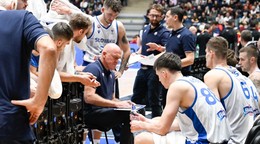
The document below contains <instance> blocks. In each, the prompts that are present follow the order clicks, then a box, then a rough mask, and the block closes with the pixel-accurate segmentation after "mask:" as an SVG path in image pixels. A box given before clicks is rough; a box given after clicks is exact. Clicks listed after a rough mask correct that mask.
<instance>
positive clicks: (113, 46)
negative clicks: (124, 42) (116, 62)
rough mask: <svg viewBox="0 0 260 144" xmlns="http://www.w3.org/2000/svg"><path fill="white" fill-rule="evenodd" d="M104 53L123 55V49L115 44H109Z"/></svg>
mask: <svg viewBox="0 0 260 144" xmlns="http://www.w3.org/2000/svg"><path fill="white" fill-rule="evenodd" d="M103 52H106V53H118V52H119V53H121V49H120V47H119V46H118V45H116V44H114V43H108V44H106V45H105V47H104V49H103Z"/></svg>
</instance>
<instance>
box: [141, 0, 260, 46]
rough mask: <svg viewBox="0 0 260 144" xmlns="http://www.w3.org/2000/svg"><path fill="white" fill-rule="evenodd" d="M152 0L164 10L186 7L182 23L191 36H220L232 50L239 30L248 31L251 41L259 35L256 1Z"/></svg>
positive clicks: (257, 4) (238, 36) (259, 12)
mask: <svg viewBox="0 0 260 144" xmlns="http://www.w3.org/2000/svg"><path fill="white" fill-rule="evenodd" d="M153 3H160V4H161V5H163V6H164V7H165V10H167V8H169V7H173V6H176V5H178V6H180V7H182V8H183V9H185V10H186V16H185V18H184V20H183V24H184V25H185V26H186V27H187V28H190V30H191V31H192V32H193V33H194V34H195V35H197V36H199V35H200V34H204V33H207V34H208V35H209V36H211V37H212V36H218V35H221V36H223V37H225V38H226V39H227V40H228V41H229V43H230V48H231V49H233V50H235V51H237V50H238V49H239V48H240V47H241V45H240V41H241V32H242V31H243V30H249V31H251V37H252V39H251V41H257V40H258V39H259V37H260V26H259V25H260V24H259V22H260V2H259V1H256V0H154V2H153ZM146 20H147V19H146ZM146 23H147V21H146ZM148 23H149V22H148ZM199 39H200V38H199ZM202 43H204V42H202ZM197 45H200V42H197ZM202 51H203V50H202Z"/></svg>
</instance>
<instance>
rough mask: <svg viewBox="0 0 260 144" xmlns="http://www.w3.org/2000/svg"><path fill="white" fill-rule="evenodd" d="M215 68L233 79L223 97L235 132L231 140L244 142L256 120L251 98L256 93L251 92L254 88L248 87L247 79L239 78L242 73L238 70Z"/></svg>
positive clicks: (223, 102) (222, 100)
mask: <svg viewBox="0 0 260 144" xmlns="http://www.w3.org/2000/svg"><path fill="white" fill-rule="evenodd" d="M215 69H217V70H221V71H224V72H225V73H227V75H228V76H229V77H230V79H231V81H232V87H231V89H230V91H229V93H228V94H227V95H226V96H225V97H224V98H222V99H221V102H222V104H223V106H224V107H225V109H226V111H227V118H228V121H229V123H230V127H231V130H232V132H233V135H232V136H231V140H230V141H231V143H244V142H245V138H246V136H247V134H248V132H249V130H250V128H251V127H252V125H253V122H254V114H253V111H254V107H253V106H252V99H251V98H252V97H253V95H255V94H253V93H251V92H252V91H251V90H253V89H251V88H249V87H248V85H247V84H246V81H243V80H242V79H240V80H239V78H241V77H240V76H241V74H240V73H239V72H238V71H237V70H235V69H231V68H229V69H227V68H224V67H216V68H215ZM243 79H244V78H243ZM253 91H254V90H253Z"/></svg>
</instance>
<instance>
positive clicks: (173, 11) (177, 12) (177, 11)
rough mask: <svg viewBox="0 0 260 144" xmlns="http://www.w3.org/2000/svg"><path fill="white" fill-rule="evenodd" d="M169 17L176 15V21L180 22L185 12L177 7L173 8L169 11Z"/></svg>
mask: <svg viewBox="0 0 260 144" xmlns="http://www.w3.org/2000/svg"><path fill="white" fill-rule="evenodd" d="M169 11H170V14H171V15H177V16H178V20H179V21H180V22H182V20H183V17H184V15H185V14H186V13H185V11H184V10H183V9H182V8H180V7H179V6H175V7H172V8H170V9H169Z"/></svg>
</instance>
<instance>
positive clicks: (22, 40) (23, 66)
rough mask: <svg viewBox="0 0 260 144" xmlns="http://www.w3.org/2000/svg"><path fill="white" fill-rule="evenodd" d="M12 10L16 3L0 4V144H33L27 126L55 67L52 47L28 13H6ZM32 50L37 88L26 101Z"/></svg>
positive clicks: (36, 112) (43, 100) (10, 0)
mask: <svg viewBox="0 0 260 144" xmlns="http://www.w3.org/2000/svg"><path fill="white" fill-rule="evenodd" d="M16 6H17V1H14V0H0V17H1V20H0V26H1V27H2V28H1V29H0V65H1V69H0V105H1V106H0V107H1V108H0V144H33V141H34V139H35V136H34V135H33V131H32V130H31V127H30V124H33V123H35V122H36V121H37V119H38V118H39V116H40V114H41V112H42V111H43V108H44V106H45V103H46V100H47V97H48V89H49V87H50V83H51V80H52V77H53V72H54V68H55V66H56V59H57V57H56V46H55V44H54V42H53V41H52V39H51V38H50V37H49V35H48V34H47V33H46V31H45V30H44V29H43V27H42V26H41V24H40V23H39V22H38V20H37V19H36V18H35V17H34V16H33V15H32V13H29V12H28V11H23V10H21V11H9V10H13V9H15V8H16ZM32 49H35V50H37V51H38V52H39V53H40V56H41V58H40V64H39V81H38V82H39V85H38V86H37V91H36V94H35V96H34V97H31V98H29V96H30V73H29V62H30V61H29V60H30V55H31V51H32ZM14 104H15V105H14ZM18 105H20V106H18Z"/></svg>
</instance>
